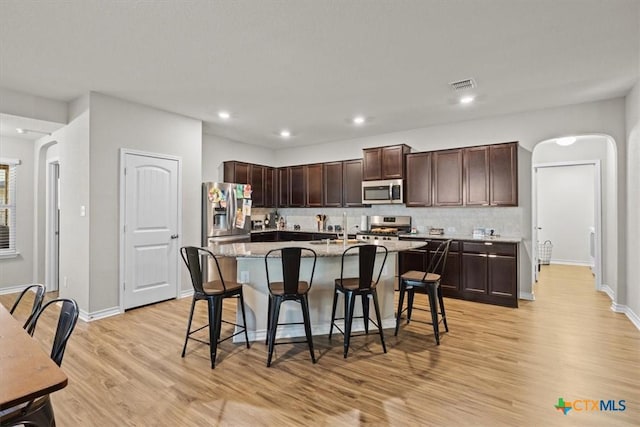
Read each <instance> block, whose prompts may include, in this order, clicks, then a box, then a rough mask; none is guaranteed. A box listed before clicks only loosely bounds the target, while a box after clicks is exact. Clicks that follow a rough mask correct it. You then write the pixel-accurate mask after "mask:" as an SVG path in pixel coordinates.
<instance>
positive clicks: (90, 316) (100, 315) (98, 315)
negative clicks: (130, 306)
mask: <svg viewBox="0 0 640 427" xmlns="http://www.w3.org/2000/svg"><path fill="white" fill-rule="evenodd" d="M121 313H122V312H121V311H120V307H112V308H106V309H104V310H98V311H94V312H92V313H89V312H87V311H85V310H82V309H80V316H79V317H80V320H82V321H83V322H93V321H94V320H99V319H104V318H106V317H111V316H115V315H118V314H121Z"/></svg>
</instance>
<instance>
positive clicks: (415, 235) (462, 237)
mask: <svg viewBox="0 0 640 427" xmlns="http://www.w3.org/2000/svg"><path fill="white" fill-rule="evenodd" d="M399 237H400V238H401V239H402V238H411V239H434V240H445V239H453V240H465V241H473V242H499V243H520V242H521V241H522V237H513V236H493V237H482V238H480V237H478V238H474V237H473V236H471V235H468V234H443V235H441V236H432V235H430V234H429V233H404V234H400V236H399Z"/></svg>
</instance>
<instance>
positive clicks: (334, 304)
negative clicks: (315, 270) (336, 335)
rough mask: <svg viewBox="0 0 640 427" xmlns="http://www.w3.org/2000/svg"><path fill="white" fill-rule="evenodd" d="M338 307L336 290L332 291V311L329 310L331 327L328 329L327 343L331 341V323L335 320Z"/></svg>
mask: <svg viewBox="0 0 640 427" xmlns="http://www.w3.org/2000/svg"><path fill="white" fill-rule="evenodd" d="M337 306H338V289H337V288H336V289H334V291H333V309H332V310H331V326H330V327H329V341H331V334H332V333H333V322H334V321H335V320H336V307H337Z"/></svg>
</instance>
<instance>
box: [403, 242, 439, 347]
mask: <svg viewBox="0 0 640 427" xmlns="http://www.w3.org/2000/svg"><path fill="white" fill-rule="evenodd" d="M450 245H451V240H445V241H443V242H441V243H440V244H439V245H438V247H437V248H436V250H435V251H433V252H431V253H430V256H431V260H430V261H429V266H428V267H427V270H426V271H414V270H412V271H407V272H406V273H404V274H402V275H401V276H400V295H399V298H398V314H397V316H396V330H395V335H398V330H399V328H400V318H401V316H402V313H403V312H404V311H405V309H403V304H404V298H405V294H406V293H408V294H409V298H408V303H407V308H406V311H407V324H408V323H409V322H410V321H411V312H412V310H413V299H414V295H415V293H416V292H417V293H422V294H424V293H426V294H427V296H428V299H429V311H430V312H431V322H430V323H431V324H432V325H433V334H434V335H435V338H436V344H437V345H440V327H439V324H440V322H442V323H443V324H444V328H445V331H447V332H449V326H448V325H447V315H446V311H445V308H444V298H443V297H442V287H441V286H440V281H441V279H442V276H443V274H444V268H445V265H446V262H447V255H448V254H449V246H450ZM438 305H439V306H440V309H439V311H438Z"/></svg>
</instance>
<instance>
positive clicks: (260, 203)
mask: <svg viewBox="0 0 640 427" xmlns="http://www.w3.org/2000/svg"><path fill="white" fill-rule="evenodd" d="M266 169H267V167H266V166H260V165H251V167H250V170H251V179H250V181H249V183H250V184H251V199H252V202H251V203H252V206H254V207H256V208H262V207H264V206H265V197H264V196H265V194H264V189H265V188H264V187H265V186H264V178H265V172H266Z"/></svg>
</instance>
